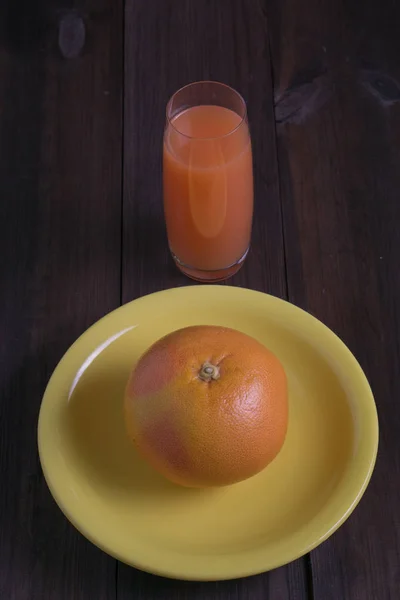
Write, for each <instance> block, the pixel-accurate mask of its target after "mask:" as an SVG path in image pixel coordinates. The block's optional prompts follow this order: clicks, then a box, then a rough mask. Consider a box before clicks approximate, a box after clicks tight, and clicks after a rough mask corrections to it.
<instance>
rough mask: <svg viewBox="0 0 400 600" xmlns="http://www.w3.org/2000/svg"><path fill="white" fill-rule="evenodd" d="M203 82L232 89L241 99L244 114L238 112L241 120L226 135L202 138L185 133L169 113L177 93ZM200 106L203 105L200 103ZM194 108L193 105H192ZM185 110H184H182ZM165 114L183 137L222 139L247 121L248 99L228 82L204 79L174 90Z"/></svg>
mask: <svg viewBox="0 0 400 600" xmlns="http://www.w3.org/2000/svg"><path fill="white" fill-rule="evenodd" d="M202 83H212V84H214V85H217V86H220V87H224V88H226V89H228V90H230V91H231V92H233V93H234V94H235V95H236V96H237V97H238V98H239V100H240V102H241V104H242V106H243V109H244V110H243V116H241V115H239V114H238V113H236V114H237V115H238V116H239V117H240V122H239V123H238V124H237V125H236V127H234V128H233V129H231V130H230V131H228V133H224V135H217V136H213V137H205V138H201V137H197V136H193V135H187V134H186V133H183V132H182V131H179V129H178V128H177V127H175V125H174V124H173V122H172V121H173V118H170V117H169V114H168V109H169V108H170V105H171V104H172V101H173V99H174V98H175V97H176V95H177V94H179V93H180V92H182V91H183V90H185V89H187V88H190V87H194V86H196V85H199V84H202ZM198 106H201V105H200V104H199V105H198ZM190 108H192V107H190ZM182 112H183V111H182ZM232 112H234V111H232ZM178 114H179V113H178ZM165 116H166V119H167V123H168V125H170V126H171V127H172V129H173V130H174V131H176V133H178V134H179V135H182V136H183V137H185V138H187V139H189V140H205V141H206V140H222V139H224V138H226V137H228V136H230V135H232V134H233V133H235V131H237V130H238V129H239V127H241V126H242V125H243V123H244V122H246V121H247V105H246V101H245V99H244V98H243V96H242V94H240V93H239V92H238V91H237V90H235V89H234V88H233V87H231V86H230V85H227V84H226V83H222V82H221V81H213V80H212V79H204V80H201V81H193V82H192V83H187V84H186V85H184V86H182V87H181V88H179V89H178V90H176V92H174V93H173V94H172V96H171V97H170V99H169V100H168V102H167V106H166V109H165Z"/></svg>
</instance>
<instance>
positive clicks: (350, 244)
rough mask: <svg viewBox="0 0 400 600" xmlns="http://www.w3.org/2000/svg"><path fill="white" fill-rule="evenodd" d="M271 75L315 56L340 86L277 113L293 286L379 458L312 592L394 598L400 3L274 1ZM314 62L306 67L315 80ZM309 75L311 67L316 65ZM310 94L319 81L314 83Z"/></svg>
mask: <svg viewBox="0 0 400 600" xmlns="http://www.w3.org/2000/svg"><path fill="white" fill-rule="evenodd" d="M266 6H267V14H268V19H269V29H270V33H271V42H272V60H273V73H274V83H275V88H276V90H277V92H278V94H279V95H285V94H287V90H290V89H291V85H292V84H291V82H292V81H293V80H296V79H299V74H303V75H302V76H301V77H300V79H302V80H303V84H306V85H308V86H311V87H314V88H316V87H317V86H318V85H319V83H320V82H319V83H318V81H316V79H315V77H313V73H314V72H315V65H319V68H320V70H323V72H324V77H326V78H328V79H329V80H330V82H331V89H332V93H331V95H330V97H329V98H326V101H325V102H324V103H323V104H321V105H319V106H311V110H305V109H304V107H303V108H302V109H301V110H302V111H303V118H301V119H299V120H297V121H294V120H293V119H291V118H287V119H286V120H285V119H283V120H282V119H277V120H278V121H280V122H279V123H278V124H277V131H278V156H279V171H280V183H281V194H282V205H283V216H284V232H285V252H286V258H287V263H286V264H287V278H288V290H289V298H290V300H291V301H293V302H295V303H296V304H298V305H300V306H302V307H303V308H306V309H307V310H309V311H310V312H312V313H313V314H315V315H316V316H317V317H319V318H320V319H321V320H322V321H323V322H325V323H326V324H327V325H328V326H329V327H331V328H332V329H333V330H334V331H335V332H336V333H337V334H338V335H339V336H340V337H341V338H342V339H343V340H344V341H345V342H346V343H347V344H348V345H349V347H350V349H351V350H352V351H353V352H354V353H355V355H356V357H357V358H358V359H359V361H360V363H361V365H362V367H363V368H364V369H365V372H366V374H367V377H368V378H369V380H370V383H371V386H372V389H373V392H374V394H375V397H376V402H377V406H378V412H379V418H380V427H381V440H380V449H379V456H378V461H377V467H376V471H375V473H374V475H373V479H372V483H371V485H370V487H369V488H368V490H367V492H366V495H365V497H364V498H363V500H362V502H361V504H360V506H359V507H358V508H357V509H356V511H355V513H354V514H353V515H352V517H351V518H350V519H349V521H348V522H347V523H346V524H345V525H344V526H343V527H342V528H341V529H340V530H339V531H338V532H337V533H336V534H335V535H334V536H333V537H332V538H331V539H330V540H329V541H328V542H326V543H325V544H323V545H322V546H321V547H320V548H318V549H317V550H315V551H314V552H313V553H312V581H313V592H314V598H315V600H337V599H338V598H340V599H341V600H375V599H377V598H382V599H383V598H385V600H386V599H387V600H391V599H393V600H394V598H397V597H398V593H399V589H400V579H399V577H400V572H399V568H398V564H399V562H398V557H399V536H400V518H399V511H398V506H399V501H400V464H399V460H398V457H399V452H398V441H397V439H398V438H397V435H398V430H399V426H400V411H399V408H398V397H399V393H400V380H399V371H398V365H399V362H400V356H399V345H398V340H399V335H400V319H399V307H400V303H399V300H400V278H399V275H398V273H399V270H398V255H399V250H400V235H399V231H398V223H399V219H400V204H399V188H400V173H399V168H398V166H399V164H400V151H399V148H400V107H399V104H398V90H399V84H398V82H399V81H400V71H399V67H398V60H397V58H396V57H398V55H399V52H400V41H399V36H398V34H397V33H396V32H395V25H394V24H395V23H398V22H399V18H400V9H399V6H398V4H395V3H392V2H389V1H385V0H384V1H383V2H380V3H377V2H372V1H368V2H357V1H355V0H354V1H349V2H330V1H329V0H322V1H321V0H310V1H309V2H308V3H307V11H305V10H304V4H300V3H299V2H297V1H296V0H285V1H284V2H277V1H275V0H271V1H270V0H267V2H266ZM307 73H308V74H309V75H308V79H307ZM310 74H311V75H310ZM304 92H305V90H304V89H303V100H304V102H305V103H306V104H307V103H308V101H309V99H310V98H312V94H310V93H309V94H308V96H307V95H306V94H304Z"/></svg>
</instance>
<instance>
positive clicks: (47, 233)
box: [0, 0, 400, 600]
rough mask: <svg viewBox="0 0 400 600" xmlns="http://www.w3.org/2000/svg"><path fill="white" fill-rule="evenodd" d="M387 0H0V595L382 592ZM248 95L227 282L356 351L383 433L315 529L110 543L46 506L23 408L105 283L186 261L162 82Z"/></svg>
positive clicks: (394, 307)
mask: <svg viewBox="0 0 400 600" xmlns="http://www.w3.org/2000/svg"><path fill="white" fill-rule="evenodd" d="M399 23H400V4H399V3H398V2H395V1H394V0H380V1H378V0H363V1H361V0H347V1H346V0H302V1H301V0H264V1H262V0H260V1H258V0H218V1H217V0H214V1H212V0H208V1H207V0H197V1H194V0H175V1H173V0H126V2H125V5H124V2H123V0H79V1H78V0H76V1H75V2H74V1H68V2H67V1H66V0H65V1H63V0H53V1H50V0H37V1H36V2H34V1H33V0H31V1H28V0H26V1H20V2H17V1H15V0H4V1H3V2H2V3H1V4H0V211H1V213H0V214H1V219H0V227H1V236H0V263H1V287H0V319H1V329H0V369H1V375H0V385H1V399H0V428H1V438H0V481H1V484H0V520H1V523H0V598H2V599H3V598H4V600H62V599H65V600H128V599H135V600H136V599H160V600H168V599H176V600H177V599H182V600H183V599H190V600H192V599H218V600H223V599H227V600H228V599H229V600H234V599H235V600H236V599H240V600H241V599H248V600H258V599H259V600H261V599H271V600H305V599H311V598H314V599H315V600H398V598H399V597H400V560H399V559H400V460H399V456H400V454H399V443H398V442H397V434H398V432H399V431H400V403H399V394H400V377H399V370H400V367H399V365H400V346H399V337H400V275H399V258H400V198H399V190H400V85H399V83H398V81H400V66H399V64H400V62H399V61H400V58H399V57H400V35H399ZM207 78H211V79H216V80H221V81H224V82H226V83H228V84H230V85H232V86H233V87H235V88H237V89H238V90H239V91H240V92H241V93H242V94H243V95H244V97H245V98H246V100H247V102H248V108H249V116H250V124H251V128H252V136H253V147H254V161H255V165H254V168H255V186H256V187H255V190H256V210H255V219H254V233H253V243H252V249H251V252H250V254H249V257H248V259H247V262H246V265H245V267H244V268H243V269H242V271H241V272H240V273H239V274H238V275H236V276H235V277H234V278H233V279H232V280H231V281H230V282H229V283H231V284H233V285H239V286H245V287H248V288H253V289H257V290H263V291H266V292H269V293H271V294H275V295H277V296H280V297H282V298H288V299H289V300H290V301H291V302H293V303H295V304H297V305H299V306H301V307H303V308H305V309H306V310H308V311H310V312H311V313H312V314H314V315H316V316H317V317H318V318H320V319H321V320H322V321H323V322H324V323H326V324H327V325H328V326H329V327H331V328H332V329H333V330H334V331H335V332H336V333H337V334H338V335H339V336H341V338H342V339H343V340H344V341H345V342H346V343H347V344H348V346H349V347H350V349H351V350H352V351H353V352H354V353H355V355H356V356H357V358H358V359H359V361H360V363H361V365H362V367H363V368H364V369H365V372H366V374H367V376H368V378H369V380H370V383H371V386H372V388H373V391H374V394H375V397H376V402H377V405H378V411H379V415H380V426H381V442H380V450H379V457H378V462H377V467H376V471H375V473H374V476H373V479H372V482H371V485H370V487H369V488H368V490H367V493H366V495H365V497H364V499H363V500H362V502H361V504H360V505H359V507H358V508H357V510H356V511H355V513H354V514H353V516H352V517H351V518H350V519H349V520H348V521H347V522H346V524H345V525H344V526H343V527H342V528H341V529H340V530H339V531H338V532H337V533H336V534H335V535H334V536H333V537H332V538H331V539H330V540H329V541H327V542H326V543H324V544H323V545H322V546H320V547H319V548H318V549H317V550H315V551H314V552H313V553H312V554H311V556H306V557H304V558H302V559H300V560H298V561H297V562H295V563H292V564H290V565H288V566H286V567H282V568H281V569H278V570H276V571H274V572H271V573H266V574H263V575H259V576H256V577H252V578H249V579H245V580H239V581H232V582H221V583H185V582H179V581H168V580H163V579H161V578H157V577H154V576H151V575H147V574H144V573H141V572H139V571H136V570H134V569H132V568H129V567H127V566H125V565H122V564H118V563H117V562H116V561H115V560H114V559H112V558H110V557H108V556H107V555H106V554H103V553H102V552H101V551H100V550H98V549H97V548H95V547H94V546H92V545H91V544H90V543H89V542H88V541H86V540H85V539H84V538H83V537H82V536H81V535H80V534H79V533H77V531H75V529H74V528H73V527H72V526H71V525H70V524H69V523H68V522H67V520H66V519H65V518H64V517H63V516H62V514H61V512H60V511H59V509H58V508H57V507H56V505H55V503H54V502H53V500H52V498H51V496H50V493H49V491H48V489H47V487H46V484H45V482H44V480H43V476H42V473H41V469H40V465H39V460H38V455H37V447H36V423H37V417H38V411H39V407H40V402H41V396H42V393H43V390H44V388H45V385H46V383H47V380H48V378H49V376H50V374H51V372H52V370H53V369H54V367H55V366H56V364H57V362H58V360H59V359H60V358H61V356H62V355H63V353H64V352H65V351H66V349H67V348H68V346H69V345H70V344H71V343H72V342H73V341H74V340H75V338H76V337H77V336H79V335H80V334H81V333H82V332H83V331H84V330H85V329H86V328H87V327H88V326H89V325H90V324H92V323H93V322H94V321H96V320H97V319H99V318H100V317H102V316H103V315H104V314H106V313H107V312H108V311H110V310H112V309H114V308H116V307H117V306H119V305H120V304H121V303H125V302H127V301H128V300H131V299H133V298H137V297H138V296H142V295H144V294H148V293H150V292H154V291H156V290H161V289H165V288H169V287H174V286H181V285H187V284H189V283H190V282H189V281H188V280H186V279H185V278H184V277H183V276H182V275H180V274H179V273H178V271H177V270H175V268H174V266H173V264H172V261H171V259H170V258H169V255H168V251H167V243H166V236H165V231H164V220H163V209H162V195H161V166H160V158H161V137H162V130H163V124H164V108H165V104H166V102H167V99H168V97H169V96H170V94H171V93H172V92H174V91H175V90H176V89H177V88H179V87H180V86H182V85H184V84H186V83H188V82H190V81H194V80H199V79H207Z"/></svg>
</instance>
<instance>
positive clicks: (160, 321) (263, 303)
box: [39, 286, 378, 580]
mask: <svg viewBox="0 0 400 600" xmlns="http://www.w3.org/2000/svg"><path fill="white" fill-rule="evenodd" d="M194 324H218V325H225V326H228V327H233V328H236V329H239V330H241V331H244V332H245V333H248V334H250V335H252V336H254V337H255V338H257V339H258V340H260V341H261V342H262V343H263V344H265V345H266V346H268V347H269V348H270V349H271V350H272V351H273V352H275V353H276V354H277V356H278V357H279V358H280V359H281V361H282V362H283V364H284V366H285V369H286V372H287V375H288V380H289V394H290V419H289V430H288V435H287V439H286V442H285V445H284V447H283V449H282V451H281V453H280V454H279V456H278V457H277V458H276V459H275V461H274V462H273V463H272V464H271V465H270V466H269V467H267V469H265V470H264V471H263V472H262V473H260V474H259V475H257V476H256V477H253V478H251V479H249V480H247V481H245V482H243V483H239V484H236V485H233V486H230V487H226V488H222V489H212V490H190V489H184V488H180V487H177V486H175V485H173V484H170V483H168V482H167V481H166V480H164V479H163V478H162V477H161V476H159V475H157V474H156V473H155V472H153V471H152V469H151V468H150V467H147V465H146V464H144V463H143V462H142V461H141V460H140V459H139V457H138V456H137V455H136V453H135V451H134V449H133V448H132V447H131V446H130V444H129V441H128V440H127V437H126V434H125V430H124V426H123V418H122V410H121V407H122V405H121V403H122V395H123V391H124V386H125V383H126V380H127V377H128V373H129V370H130V368H131V367H132V365H133V364H134V363H135V361H136V360H137V359H138V357H139V355H140V354H141V353H142V352H143V351H144V350H145V349H146V348H147V347H148V346H149V345H150V344H151V343H152V342H154V341H155V340H156V339H157V338H159V337H161V336H162V335H164V334H166V333H168V332H170V331H172V330H175V329H178V328H180V327H185V326H187V325H194ZM377 445H378V421H377V414H376V408H375V403H374V399H373V396H372V393H371V390H370V387H369V385H368V382H367V380H366V378H365V376H364V374H363V372H362V370H361V368H360V366H359V365H358V363H357V361H356V359H355V358H354V356H353V355H352V354H351V352H350V351H349V350H348V349H347V348H346V346H345V345H344V344H343V343H342V342H341V341H340V340H339V338H337V337H336V335H334V334H333V333H332V331H330V330H329V329H328V328H327V327H325V326H324V325H323V324H322V323H320V322H319V321H318V320H317V319H315V318H313V317H312V316H311V315H309V314H307V313H306V312H304V311H302V310H300V309H299V308H296V307H295V306H293V305H291V304H289V303H287V302H284V301H283V300H279V299H277V298H274V297H272V296H268V295H266V294H261V293H259V292H254V291H250V290H245V289H241V288H233V287H227V286H193V287H186V288H179V289H172V290H168V291H165V292H160V293H157V294H152V295H150V296H146V297H144V298H141V299H139V300H135V301H134V302H131V303H130V304H126V305H125V306H122V307H121V308H119V309H117V310H115V311H114V312H112V313H110V314H109V315H107V316H106V317H104V318H103V319H101V320H100V321H99V322H98V323H96V324H95V325H93V327H91V328H90V329H89V330H88V331H87V332H86V333H84V334H83V335H82V336H81V337H80V338H79V339H78V341H77V342H76V343H75V344H74V345H73V346H72V347H71V348H70V349H69V351H68V352H67V353H66V355H65V356H64V358H63V359H62V360H61V362H60V364H59V365H58V367H57V368H56V370H55V372H54V374H53V376H52V378H51V380H50V382H49V384H48V386H47V389H46V392H45V395H44V398H43V402H42V407H41V411H40V417H39V452H40V459H41V462H42V467H43V471H44V475H45V477H46V481H47V483H48V485H49V488H50V490H51V492H52V494H53V496H54V498H55V500H56V502H57V503H58V505H59V506H60V508H61V510H62V511H63V512H64V514H65V515H66V516H67V517H68V519H69V520H70V521H71V522H72V523H73V524H74V525H75V527H77V528H78V529H79V531H81V533H83V535H85V536H86V537H87V538H88V539H89V540H91V541H92V542H93V543H95V544H96V545H97V546H99V547H100V548H102V549H103V550H105V551H106V552H108V553H109V554H111V555H113V556H115V557H116V558H118V559H119V560H122V561H124V562H126V563H128V564H131V565H134V566H135V567H138V568H140V569H143V570H146V571H150V572H153V573H157V574H161V575H165V576H169V577H176V578H181V579H203V580H204V579H206V580H215V579H229V578H235V577H241V576H245V575H251V574H254V573H259V572H262V571H266V570H269V569H273V568H274V567H278V566H280V565H282V564H285V563H287V562H289V561H292V560H293V559H295V558H297V557H299V556H301V555H302V554H304V553H306V552H308V551H310V550H311V549H312V548H315V547H316V546H317V545H318V544H320V543H321V542H322V541H324V540H325V539H326V538H327V537H328V536H329V535H331V534H332V533H333V532H334V531H335V530H336V529H337V528H338V527H339V526H340V525H341V524H342V523H343V521H344V520H345V519H346V518H347V517H348V516H349V515H350V513H351V512H352V510H353V509H354V508H355V506H356V505H357V503H358V501H359V500H360V498H361V496H362V494H363V492H364V490H365V488H366V486H367V484H368V481H369V479H370V476H371V473H372V470H373V466H374V462H375V457H376V452H377Z"/></svg>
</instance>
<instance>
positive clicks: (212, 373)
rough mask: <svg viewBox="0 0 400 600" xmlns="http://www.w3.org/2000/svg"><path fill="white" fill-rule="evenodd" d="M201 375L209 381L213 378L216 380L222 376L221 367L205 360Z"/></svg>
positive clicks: (204, 379)
mask: <svg viewBox="0 0 400 600" xmlns="http://www.w3.org/2000/svg"><path fill="white" fill-rule="evenodd" d="M199 377H200V379H202V380H203V381H207V382H208V381H211V379H213V380H214V381H216V380H217V379H219V378H220V374H219V367H217V366H216V365H212V364H211V363H208V362H205V363H204V365H203V366H202V367H201V370H200V372H199Z"/></svg>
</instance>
